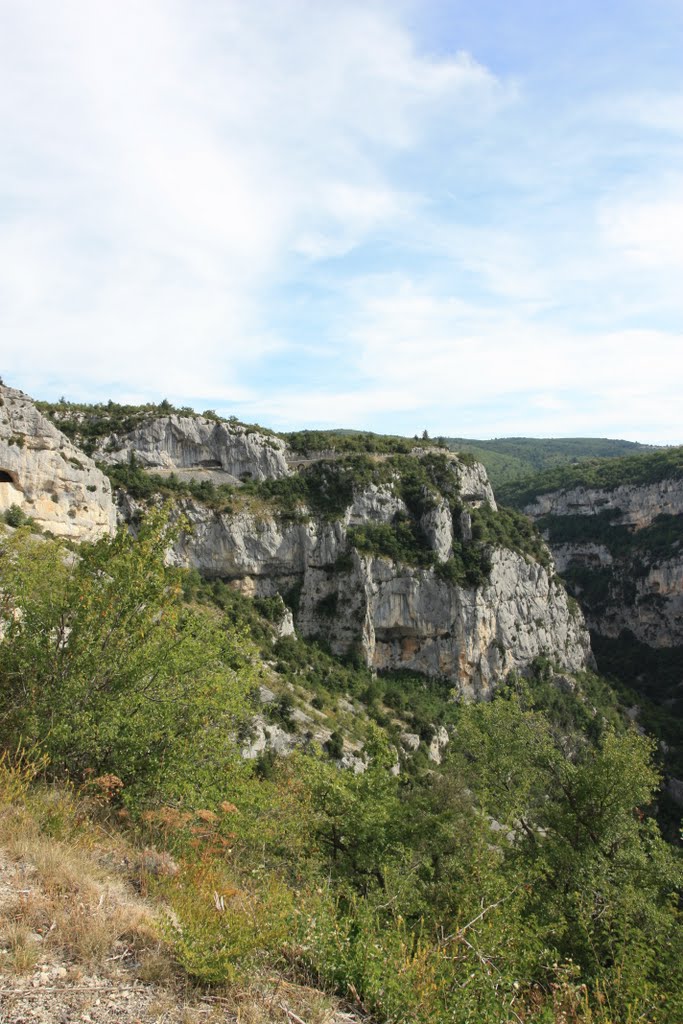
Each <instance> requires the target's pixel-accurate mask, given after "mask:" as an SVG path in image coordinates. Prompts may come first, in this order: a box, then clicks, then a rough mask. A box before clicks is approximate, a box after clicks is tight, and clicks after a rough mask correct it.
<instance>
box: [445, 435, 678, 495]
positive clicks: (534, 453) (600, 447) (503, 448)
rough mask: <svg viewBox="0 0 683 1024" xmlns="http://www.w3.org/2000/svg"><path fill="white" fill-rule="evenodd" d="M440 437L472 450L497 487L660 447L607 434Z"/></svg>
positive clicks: (454, 446)
mask: <svg viewBox="0 0 683 1024" xmlns="http://www.w3.org/2000/svg"><path fill="white" fill-rule="evenodd" d="M440 440H442V441H444V442H445V443H446V444H447V445H448V447H449V448H451V449H452V450H453V451H461V452H462V451H465V452H471V454H472V455H474V457H475V458H476V459H477V460H478V461H479V462H482V463H483V464H484V466H485V467H486V470H487V472H488V475H489V479H490V480H491V483H492V485H493V488H494V490H496V489H497V488H499V487H501V486H502V485H504V484H510V483H513V482H515V481H518V480H522V479H524V478H525V477H529V476H532V475H533V474H534V473H539V472H541V471H543V470H548V469H553V468H555V467H558V466H567V465H572V464H573V463H576V462H582V461H584V460H586V459H596V458H603V459H613V458H619V457H620V456H624V455H645V454H648V453H650V452H655V451H658V448H657V446H656V445H647V444H639V443H638V442H636V441H620V440H613V439H611V438H606V437H560V438H552V437H497V438H494V439H493V440H491V441H480V440H476V439H474V438H467V437H444V438H440Z"/></svg>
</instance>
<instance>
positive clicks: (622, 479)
mask: <svg viewBox="0 0 683 1024" xmlns="http://www.w3.org/2000/svg"><path fill="white" fill-rule="evenodd" d="M606 443H614V444H627V443H628V442H626V441H615V442H606ZM634 447H635V448H637V449H639V452H638V454H635V455H627V456H622V457H620V458H617V457H612V458H605V457H602V458H584V459H577V460H574V461H573V462H571V463H569V462H565V463H564V464H562V463H560V464H555V465H551V466H549V467H548V468H546V469H543V470H541V471H539V472H538V473H536V474H534V475H533V476H527V477H521V478H518V479H517V480H512V481H510V482H509V483H506V484H502V485H501V486H500V487H499V489H498V492H497V494H498V496H499V497H500V499H501V501H502V502H503V503H504V504H505V505H511V506H513V507H515V508H523V507H524V506H525V505H528V504H529V503H530V502H532V501H533V500H534V499H535V498H536V497H537V496H538V495H539V494H549V493H551V492H552V491H566V490H569V489H570V488H574V487H589V488H597V489H602V490H606V491H609V490H613V489H614V488H616V487H619V486H621V485H623V484H630V485H632V486H636V487H637V486H642V485H644V484H651V483H656V482H657V481H659V480H669V479H670V480H680V479H681V477H683V446H681V447H677V448H674V447H671V448H653V449H651V450H649V449H647V447H646V446H645V445H634Z"/></svg>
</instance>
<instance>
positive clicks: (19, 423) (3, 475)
mask: <svg viewBox="0 0 683 1024" xmlns="http://www.w3.org/2000/svg"><path fill="white" fill-rule="evenodd" d="M0 400H1V402H2V404H1V405H0V512H3V511H5V510H7V509H8V508H10V507H11V506H12V505H17V506H18V507H19V508H20V509H21V510H22V511H23V512H24V513H25V514H26V515H28V516H30V517H31V518H32V519H33V520H34V521H35V522H36V523H37V524H38V525H39V526H40V527H42V528H43V529H45V530H49V531H50V532H51V533H53V534H56V535H57V536H61V537H69V538H71V539H72V540H76V541H81V540H96V539H97V538H98V537H101V536H107V535H111V534H113V533H114V531H115V529H116V513H115V508H114V504H113V502H112V495H111V487H110V484H109V480H108V479H107V477H106V476H104V474H103V473H101V472H100V470H99V469H98V468H97V466H96V465H95V463H94V462H93V460H92V459H90V458H88V456H87V455H84V454H83V452H82V451H80V450H79V449H78V448H75V447H74V445H73V444H72V443H71V442H70V441H69V439H68V438H67V437H65V436H64V434H62V433H60V431H59V430H57V428H56V427H55V426H53V424H52V423H50V421H49V420H47V419H46V418H45V417H44V416H43V415H42V414H41V413H40V412H39V411H38V410H37V409H36V407H35V405H34V404H33V402H32V401H31V399H30V398H29V397H28V396H27V395H25V394H24V393H23V392H22V391H18V390H16V389H15V388H8V387H4V386H0Z"/></svg>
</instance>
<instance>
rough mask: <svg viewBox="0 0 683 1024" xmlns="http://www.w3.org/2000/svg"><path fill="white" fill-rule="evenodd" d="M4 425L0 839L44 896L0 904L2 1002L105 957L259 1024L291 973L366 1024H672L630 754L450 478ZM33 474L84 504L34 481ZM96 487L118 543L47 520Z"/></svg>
mask: <svg viewBox="0 0 683 1024" xmlns="http://www.w3.org/2000/svg"><path fill="white" fill-rule="evenodd" d="M3 402H4V406H3V409H4V417H5V422H4V423H3V425H2V429H3V431H4V433H3V435H2V438H4V439H3V440H2V441H1V443H0V467H4V465H7V466H8V467H9V469H8V470H7V471H6V476H7V477H9V479H3V480H1V481H0V488H2V491H1V492H0V497H1V498H2V499H3V501H4V502H5V504H6V510H5V512H4V515H3V518H4V524H3V525H2V526H0V655H1V657H0V748H1V751H2V752H1V753H0V844H2V846H3V847H4V848H5V850H6V851H8V853H7V855H8V856H10V857H14V858H15V866H16V870H17V871H18V870H19V867H20V866H21V864H26V865H30V864H33V865H35V864H38V863H40V864H42V865H43V867H42V868H40V871H43V872H44V874H43V875H41V879H42V880H41V886H42V888H43V889H44V893H43V896H41V900H42V901H43V902H40V901H37V897H36V896H35V895H34V897H33V898H32V900H26V899H24V897H23V896H22V894H21V893H20V892H17V893H16V899H15V901H14V902H11V901H10V902H9V903H7V904H6V903H5V902H3V899H0V972H2V973H0V977H2V985H3V987H4V988H5V989H7V988H12V987H13V985H18V984H19V982H18V981H17V979H20V978H21V977H22V972H24V974H26V973H28V974H29V977H30V978H31V982H30V985H31V988H32V987H33V984H34V981H35V984H36V986H40V985H41V984H44V982H41V981H40V980H39V978H40V976H42V975H40V972H39V964H40V963H41V962H42V960H41V958H44V959H47V962H48V963H54V962H55V959H54V958H56V957H59V958H61V959H60V960H59V963H60V965H61V963H63V962H65V963H67V966H66V967H62V966H59V967H58V968H55V969H56V970H60V971H61V970H64V971H65V975H66V976H68V977H69V978H70V977H71V976H72V975H71V973H70V972H73V977H74V978H75V977H78V973H77V972H78V971H81V972H84V971H86V970H88V971H91V972H92V971H97V972H100V973H101V972H102V971H103V970H105V966H104V965H105V964H106V963H119V961H120V960H121V961H122V962H123V963H125V964H126V965H127V967H126V969H127V971H128V972H129V976H132V977H135V978H138V980H139V982H140V984H142V983H143V982H144V978H149V977H150V976H154V977H156V978H159V977H161V976H163V977H164V978H165V979H166V980H165V982H164V984H166V985H167V986H170V989H169V991H171V992H176V993H178V992H180V991H183V992H188V991H192V992H193V993H194V996H193V998H195V999H196V998H204V997H206V998H207V999H209V1000H211V999H212V1000H216V1001H218V1005H220V1006H227V1005H228V1002H229V1000H233V1002H232V1003H230V1005H236V1004H235V1003H234V1000H235V999H236V998H237V994H238V993H244V992H246V991H253V990H255V989H258V991H260V992H261V993H262V994H263V993H265V992H268V993H269V995H268V999H269V1000H270V1003H269V1005H270V1011H268V1012H269V1013H270V1014H273V1015H274V1016H268V1015H266V1016H261V1018H260V1019H261V1020H263V1021H266V1020H270V1019H282V1020H283V1021H285V1020H288V1021H290V1022H291V1021H292V1020H294V1021H295V1022H296V1021H297V1018H298V1019H299V1020H301V1019H306V1018H303V1017H301V1016H300V1015H299V1014H298V1013H297V1014H295V1016H294V1017H292V1016H291V1013H290V1011H289V1010H286V1004H285V1010H282V1005H283V1000H282V996H281V995H280V996H276V995H275V993H278V992H280V993H281V992H282V991H283V990H284V988H283V987H284V986H287V985H289V986H293V987H294V988H296V987H297V986H298V990H299V991H303V990H305V991H307V992H309V993H312V994H313V996H315V997H316V998H318V996H320V998H323V996H322V994H323V993H328V994H329V996H330V998H331V997H333V996H334V997H335V998H336V999H340V1000H344V1001H345V1007H346V1010H345V1011H343V1012H346V1011H348V1013H349V1015H350V1014H354V1015H357V1016H361V1017H365V1018H368V1017H369V1019H370V1020H373V1021H376V1022H377V1024H382V1022H385V1024H460V1022H470V1021H471V1022H473V1024H474V1022H476V1024H500V1022H501V1021H505V1022H507V1021H511V1020H515V1021H523V1022H525V1024H551V1022H553V1024H554V1022H559V1021H562V1022H566V1024H616V1022H617V1021H619V1022H621V1021H625V1022H632V1024H635V1022H636V1021H637V1020H647V1021H651V1022H653V1024H678V1022H679V1021H680V1019H681V1017H682V1015H683V974H682V973H681V972H682V971H683V966H682V965H683V956H682V955H681V954H682V953H683V945H682V941H681V930H680V921H679V911H678V894H679V893H680V890H681V883H682V881H683V875H682V872H681V862H680V856H679V851H678V849H677V847H676V846H675V845H674V844H673V843H670V842H667V841H665V839H664V838H663V837H662V835H661V833H660V829H659V825H658V820H657V815H658V812H659V811H661V805H662V795H661V789H660V786H661V778H660V774H659V767H658V759H657V749H656V745H655V743H654V741H653V740H651V739H650V738H649V737H648V735H647V734H644V733H643V732H642V730H640V729H638V728H636V727H635V725H634V723H633V721H632V715H631V713H630V710H629V708H628V706H626V704H625V700H624V699H623V698H622V696H620V695H619V693H617V692H616V691H615V690H614V689H613V688H612V687H611V685H610V684H609V682H607V681H606V680H605V679H604V678H603V677H601V676H599V675H597V674H596V673H595V672H594V671H592V669H591V660H590V652H589V650H588V647H587V634H586V630H585V626H584V623H583V618H582V615H581V612H580V610H579V608H578V606H577V605H576V604H575V603H574V602H573V601H572V600H571V598H568V596H567V594H566V593H565V591H564V589H563V587H562V584H561V583H560V582H559V580H558V579H557V578H556V577H555V576H554V575H553V567H552V563H551V561H550V557H549V553H548V550H547V548H546V547H545V546H544V544H543V542H542V540H541V538H540V535H539V533H538V532H537V530H536V529H535V528H534V526H533V524H532V523H531V522H530V521H529V519H528V518H527V517H526V516H524V515H523V514H521V513H520V512H519V511H516V510H513V509H504V508H503V509H499V508H497V507H496V502H495V499H494V497H493V494H492V492H491V489H490V486H489V484H488V480H487V478H486V474H485V472H484V471H483V469H482V468H481V467H480V466H478V465H477V464H476V463H475V461H474V459H473V458H472V457H466V458H464V459H461V458H458V457H456V456H455V455H453V454H452V453H449V452H447V451H445V450H444V449H443V448H442V447H441V448H440V447H438V446H436V447H435V446H431V445H430V444H429V442H428V439H420V440H419V442H415V441H414V440H413V441H406V440H405V439H400V440H399V441H398V442H397V441H396V439H392V438H383V437H377V436H376V435H371V436H369V437H364V436H363V435H351V437H350V438H349V439H348V440H344V435H342V437H341V439H340V440H338V441H335V442H334V443H333V444H332V447H331V448H330V447H329V444H330V441H329V435H324V436H321V435H318V434H317V433H311V432H304V433H302V434H298V435H291V436H289V437H288V438H287V439H284V438H280V437H277V436H276V435H273V434H270V433H269V432H267V431H261V430H260V428H256V427H248V426H245V425H244V424H239V423H236V422H235V421H230V420H227V421H225V420H222V419H221V418H220V417H214V416H212V415H206V414H205V415H204V416H201V417H197V416H194V415H190V414H189V411H188V410H180V411H173V410H169V409H166V408H162V407H161V406H157V405H153V406H146V407H144V408H143V409H137V410H136V409H134V408H126V409H125V410H123V409H122V408H121V407H114V408H113V409H112V408H111V407H108V406H98V407H95V408H88V407H78V408H70V407H67V406H65V404H64V403H61V404H60V406H59V408H54V409H50V408H47V409H45V412H47V413H48V418H47V419H46V418H45V417H42V416H41V415H40V414H39V413H34V412H32V411H31V408H30V402H29V400H28V399H27V397H26V396H24V395H22V394H21V393H20V392H16V391H12V389H7V388H5V389H4V391H3ZM162 405H163V403H162ZM50 413H52V415H49V414H50ZM110 415H111V418H110V419H108V417H109V416H110ZM20 423H23V424H26V430H27V432H26V434H25V436H24V437H23V442H22V443H19V442H18V438H19V436H20V435H19V434H18V433H17V424H20ZM60 423H61V424H63V425H65V426H67V429H68V430H69V433H70V436H71V437H72V438H73V440H74V441H76V442H80V443H85V441H86V440H87V442H88V447H89V449H90V451H91V452H92V454H93V455H94V456H95V458H96V459H97V461H98V463H99V466H100V468H99V469H97V468H96V467H93V466H92V464H91V463H90V461H89V460H88V461H87V462H86V461H85V460H86V459H87V456H85V455H82V456H81V459H80V460H79V466H80V468H79V467H74V466H73V464H72V461H69V460H75V459H77V458H78V456H77V455H73V454H72V451H73V449H72V447H71V444H72V442H70V441H67V439H66V438H65V437H64V435H63V434H61V433H60V432H59V431H58V430H57V429H55V428H56V426H57V425H59V424H60ZM5 435H6V437H5ZM323 440H324V443H325V444H326V445H328V447H325V448H322V447H321V444H322V442H323ZM2 459H4V462H2V461H1V460H2ZM63 465H64V466H68V467H71V468H73V470H74V472H75V473H77V474H84V473H85V474H88V475H86V476H85V477H84V478H83V479H84V480H87V481H92V483H87V484H85V485H84V486H83V488H82V485H81V477H80V476H76V477H75V478H74V479H75V483H72V482H71V477H70V476H66V477H65V483H64V485H63V487H64V490H65V493H64V494H61V495H60V494H56V493H55V491H54V485H53V483H52V481H53V480H54V479H55V476H54V472H53V470H52V467H53V466H56V467H57V468H59V467H61V466H63ZM245 467H246V469H245ZM69 472H71V470H69ZM110 486H111V487H112V488H113V497H114V500H115V503H116V509H117V513H118V520H119V524H118V529H117V531H116V532H115V533H112V531H110V529H109V525H108V524H109V519H107V518H105V519H102V521H101V522H100V521H99V520H98V524H99V525H98V530H99V534H98V536H99V539H97V540H93V539H90V538H87V537H86V539H83V538H82V537H81V536H78V535H74V534H72V533H70V532H69V527H70V524H72V523H73V522H74V518H73V517H71V516H70V511H71V510H72V505H71V504H70V502H72V501H76V502H82V500H83V499H82V489H84V490H85V494H86V495H87V496H90V495H95V496H96V497H97V499H98V501H99V502H100V503H101V505H102V508H104V509H105V510H108V509H109V508H110V504H111V501H112V498H111V492H110V490H109V487H110ZM51 487H52V488H53V490H52V491H50V490H49V488H51ZM70 488H71V489H73V488H76V490H75V494H76V497H75V498H74V495H73V494H72V493H71V490H70ZM89 488H94V489H95V490H92V491H91V490H90V489H89ZM53 494H54V498H56V499H59V501H55V500H53V497H52V495H53ZM92 500H95V499H94V498H93V499H92ZM10 502H11V504H10ZM60 502H61V504H60ZM53 507H54V508H57V512H58V513H59V515H58V517H57V518H56V519H54V523H56V527H57V528H58V530H61V531H63V533H62V536H61V537H56V536H54V533H53V531H52V529H51V527H52V525H53V520H52V519H50V518H49V516H50V515H53V513H52V512H51V511H50V510H51V509H52V508H53ZM80 507H81V506H80V505H77V508H79V509H80ZM98 507H99V506H98ZM37 510H40V512H41V518H40V519H39V518H38V517H37V515H36V511H37ZM62 512H63V515H62ZM54 515H57V513H54ZM107 515H109V512H107ZM482 698H483V699H482ZM669 825H670V822H669ZM18 835H20V836H21V837H23V838H22V839H21V842H20V843H19V842H18V841H17V840H16V839H13V838H12V837H13V836H18ZM50 844H53V845H54V844H57V846H56V848H57V849H59V850H61V851H62V853H60V856H64V857H65V858H66V857H67V849H66V848H67V846H68V847H69V848H70V849H72V850H74V849H79V850H82V851H85V850H86V849H87V850H88V851H89V852H90V856H91V857H93V858H97V857H99V858H100V861H99V862H98V863H99V867H98V868H97V870H98V871H102V870H105V869H106V870H107V871H118V872H119V873H120V874H121V875H122V876H125V879H126V880H127V884H129V885H132V886H135V887H137V888H138V890H141V891H142V893H143V894H144V895H145V897H146V899H147V906H148V908H149V909H150V913H151V915H152V916H151V919H150V920H149V921H146V924H145V926H144V929H143V928H142V926H141V925H140V926H138V925H135V926H133V925H132V924H130V918H125V921H128V922H129V923H128V924H125V923H124V917H120V916H119V917H117V918H112V921H114V922H120V924H117V923H114V924H112V926H111V934H109V933H106V932H105V931H103V930H102V928H101V925H100V924H99V923H98V922H99V920H100V917H99V914H100V908H101V906H103V905H105V904H106V905H107V906H109V904H108V903H106V900H107V899H109V897H108V896H107V895H106V893H105V894H104V895H103V896H102V898H101V900H100V902H99V904H98V903H97V901H96V900H95V899H92V898H91V896H90V895H89V894H88V893H85V892H84V891H80V892H79V889H78V885H77V884H76V882H75V880H74V877H73V873H72V874H71V875H70V876H69V877H68V879H66V876H65V875H64V873H62V875H61V876H59V877H60V878H61V879H62V880H61V881H58V882H55V881H54V880H53V881H52V882H51V883H50V881H49V878H50V875H49V873H48V872H47V868H46V867H45V865H46V861H45V857H44V856H43V854H42V853H41V854H40V855H39V851H41V850H44V849H45V848H46V847H47V846H49V845H50ZM122 851H125V853H122ZM0 852H2V851H0ZM22 858H23V861H22ZM32 858H33V859H32ZM41 858H42V859H41ZM67 859H68V858H67ZM13 870H14V869H13ZM27 870H29V868H27ZM30 870H34V871H35V870H38V869H37V868H34V869H30ZM89 870H90V869H89ZM92 870H94V869H92ZM10 874H11V872H10ZM53 878H54V876H53ZM60 885H61V888H59V886H60ZM50 886H52V888H50ZM35 890H36V887H35V884H34V888H33V890H31V891H32V892H34V893H35ZM24 895H25V893H24ZM65 900H72V904H69V905H70V906H71V911H70V912H69V913H66V911H65V903H64V902H63V901H65ZM45 901H47V902H45ZM50 901H51V902H50ZM59 901H62V902H61V903H60V902H59ZM103 901H104V902H103ZM56 903H58V904H59V906H60V907H61V908H62V910H60V912H59V913H57V912H56V911H55V910H54V909H52V908H53V907H54V906H55V905H56ZM79 907H80V908H82V909H79ZM48 908H50V909H49V910H48ZM36 935H38V937H39V938H38V939H36V938H35V936H36ZM38 947H39V948H40V952H37V949H38ZM50 958H52V960H51V959H50ZM155 965H156V966H155ZM162 965H163V974H162ZM31 971H36V972H37V973H36V974H35V976H34V975H33V974H31V973H30V972H31ZM81 976H82V973H81ZM22 991H23V990H22ZM27 998H28V997H27ZM259 998H260V999H261V1005H262V1004H263V1002H264V1000H265V998H266V997H265V996H263V995H262V996H260V997H259ZM297 1005H301V1004H297ZM309 1005H310V1004H309ZM260 1012H261V1011H260V1010H259V1013H260ZM302 1012H303V1011H302ZM311 1012H312V1011H311ZM340 1012H342V1011H340ZM239 1013H240V1014H241V1015H242V1016H243V1017H244V1018H245V1019H254V1020H259V1017H258V1016H255V1013H256V1011H255V1010H250V1011H249V1013H250V1014H252V1017H251V1018H250V1017H249V1015H248V1013H247V1010H246V1009H243V1010H239ZM281 1013H282V1016H281V1018H280V1016H279V1015H280V1014H281ZM342 1017H343V1013H342ZM149 1019H150V1020H151V1019H153V1018H149ZM168 1019H169V1020H170V1019H173V1018H171V1017H169V1018H168ZM325 1019H330V1018H329V1017H328V1018H325V1017H324V1016H322V1013H321V1015H320V1016H319V1018H315V1021H318V1020H319V1022H320V1024H322V1021H323V1020H325ZM347 1019H349V1018H347ZM307 1024H314V1019H313V1018H311V1021H307Z"/></svg>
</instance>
